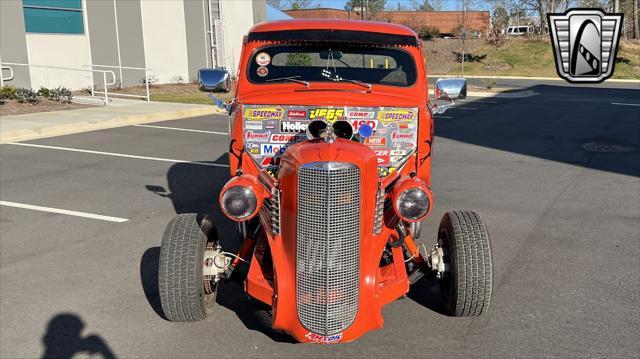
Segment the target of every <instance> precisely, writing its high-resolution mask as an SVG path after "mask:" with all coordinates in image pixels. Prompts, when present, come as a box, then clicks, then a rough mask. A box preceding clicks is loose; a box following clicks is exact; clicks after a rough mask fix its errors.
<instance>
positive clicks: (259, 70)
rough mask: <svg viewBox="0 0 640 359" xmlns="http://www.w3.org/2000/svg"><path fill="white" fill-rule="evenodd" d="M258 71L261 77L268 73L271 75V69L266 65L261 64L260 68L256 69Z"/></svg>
mask: <svg viewBox="0 0 640 359" xmlns="http://www.w3.org/2000/svg"><path fill="white" fill-rule="evenodd" d="M256 73H257V74H258V76H260V77H265V76H267V75H269V69H268V68H266V67H265V66H260V67H258V69H257V70H256Z"/></svg>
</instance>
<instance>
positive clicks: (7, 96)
mask: <svg viewBox="0 0 640 359" xmlns="http://www.w3.org/2000/svg"><path fill="white" fill-rule="evenodd" d="M15 98H16V88H15V87H13V86H2V87H0V100H14V99H15Z"/></svg>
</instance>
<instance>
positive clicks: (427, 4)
mask: <svg viewBox="0 0 640 359" xmlns="http://www.w3.org/2000/svg"><path fill="white" fill-rule="evenodd" d="M412 3H413V8H414V9H415V10H418V11H433V6H432V5H431V1H429V0H421V1H418V0H413V1H412Z"/></svg>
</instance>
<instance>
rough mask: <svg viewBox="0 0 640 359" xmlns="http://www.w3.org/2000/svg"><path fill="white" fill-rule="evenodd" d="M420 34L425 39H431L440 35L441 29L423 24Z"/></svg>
mask: <svg viewBox="0 0 640 359" xmlns="http://www.w3.org/2000/svg"><path fill="white" fill-rule="evenodd" d="M418 36H419V37H420V38H421V39H423V40H431V39H435V38H437V37H438V36H440V29H438V28H437V27H435V26H423V27H422V28H421V29H420V30H418Z"/></svg>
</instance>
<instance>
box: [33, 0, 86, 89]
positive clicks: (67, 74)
mask: <svg viewBox="0 0 640 359" xmlns="http://www.w3.org/2000/svg"><path fill="white" fill-rule="evenodd" d="M86 8H87V4H86V0H83V1H82V9H83V11H82V14H83V17H84V21H83V23H84V24H83V25H84V34H42V33H27V34H26V39H27V51H28V52H29V64H31V65H45V66H55V67H66V68H71V69H82V68H83V66H85V65H88V64H91V48H90V45H89V32H88V27H87V12H86ZM29 73H30V76H31V87H32V88H34V89H38V88H40V87H41V86H44V87H48V88H51V87H58V86H64V87H68V88H71V89H81V88H84V87H89V86H91V81H92V78H91V73H89V72H80V71H74V70H69V69H47V68H38V67H31V68H30V71H29Z"/></svg>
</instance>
